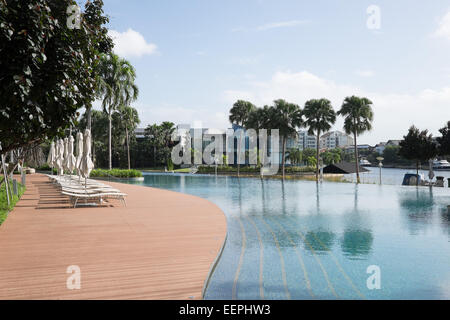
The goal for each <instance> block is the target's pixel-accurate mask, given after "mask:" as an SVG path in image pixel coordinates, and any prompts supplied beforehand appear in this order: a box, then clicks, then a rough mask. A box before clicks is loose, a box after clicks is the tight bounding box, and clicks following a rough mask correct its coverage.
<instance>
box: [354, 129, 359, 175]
mask: <svg viewBox="0 0 450 320" xmlns="http://www.w3.org/2000/svg"><path fill="white" fill-rule="evenodd" d="M353 138H354V144H355V163H356V183H361V180H360V178H359V160H358V158H359V156H358V145H357V144H356V132H355V133H354V134H353Z"/></svg>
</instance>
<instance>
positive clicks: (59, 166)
mask: <svg viewBox="0 0 450 320" xmlns="http://www.w3.org/2000/svg"><path fill="white" fill-rule="evenodd" d="M57 151H58V152H57V154H56V167H57V169H58V175H59V176H62V175H63V174H64V166H63V162H64V142H63V140H62V139H59V140H58V148H57Z"/></svg>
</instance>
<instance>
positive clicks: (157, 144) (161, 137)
mask: <svg viewBox="0 0 450 320" xmlns="http://www.w3.org/2000/svg"><path fill="white" fill-rule="evenodd" d="M175 129H176V128H175V124H174V123H172V122H167V121H166V122H163V123H162V124H160V125H157V124H153V125H149V126H148V127H147V128H146V129H145V136H146V138H147V140H148V141H149V145H150V146H151V147H153V150H154V157H155V159H154V162H155V163H159V164H165V165H167V164H168V160H169V159H170V158H171V152H172V148H173V146H174V142H173V140H172V136H173V134H174V132H175Z"/></svg>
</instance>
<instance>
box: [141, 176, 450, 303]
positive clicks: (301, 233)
mask: <svg viewBox="0 0 450 320" xmlns="http://www.w3.org/2000/svg"><path fill="white" fill-rule="evenodd" d="M134 183H135V184H143V185H147V186H152V187H158V188H163V189H169V190H174V191H178V192H184V193H188V194H192V195H196V196H199V197H202V198H206V199H208V200H210V201H212V202H213V203H215V204H216V205H218V206H219V207H220V208H221V209H222V210H223V211H224V212H225V214H226V216H227V223H228V237H227V241H226V244H225V247H224V250H223V253H222V255H221V257H220V259H219V260H218V264H217V266H216V268H215V270H214V271H213V273H212V274H211V277H210V280H209V283H208V286H207V289H206V292H205V298H206V299H450V216H449V215H448V213H447V205H450V189H437V188H434V189H429V188H424V187H419V188H416V187H400V186H378V185H354V184H347V183H323V184H319V185H317V184H316V183H315V182H308V181H285V182H283V181H281V180H271V179H267V180H260V179H256V178H241V179H238V178H235V177H215V176H201V175H181V174H180V175H177V174H174V175H170V174H145V180H144V181H143V182H134ZM374 270H375V273H373V272H374ZM378 271H379V272H378ZM368 279H369V280H368ZM377 281H378V282H377ZM368 282H369V284H368ZM373 284H379V285H380V289H377V288H374V287H373Z"/></svg>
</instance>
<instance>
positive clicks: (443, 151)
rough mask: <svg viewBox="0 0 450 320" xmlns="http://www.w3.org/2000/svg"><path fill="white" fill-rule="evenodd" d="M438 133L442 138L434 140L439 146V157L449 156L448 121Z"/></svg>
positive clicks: (449, 126) (449, 129)
mask: <svg viewBox="0 0 450 320" xmlns="http://www.w3.org/2000/svg"><path fill="white" fill-rule="evenodd" d="M439 132H440V133H441V134H442V137H438V138H437V139H436V140H437V142H438V144H439V155H440V156H448V155H450V121H449V122H447V126H445V127H443V128H442V129H440V130H439Z"/></svg>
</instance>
